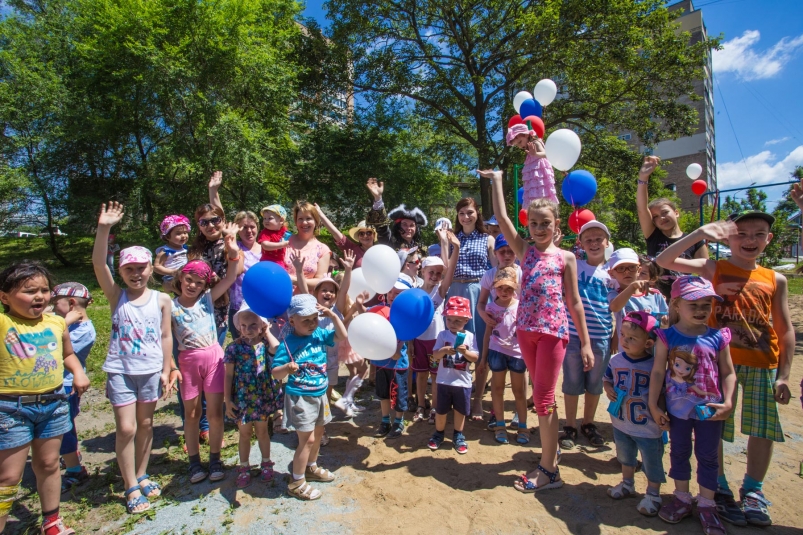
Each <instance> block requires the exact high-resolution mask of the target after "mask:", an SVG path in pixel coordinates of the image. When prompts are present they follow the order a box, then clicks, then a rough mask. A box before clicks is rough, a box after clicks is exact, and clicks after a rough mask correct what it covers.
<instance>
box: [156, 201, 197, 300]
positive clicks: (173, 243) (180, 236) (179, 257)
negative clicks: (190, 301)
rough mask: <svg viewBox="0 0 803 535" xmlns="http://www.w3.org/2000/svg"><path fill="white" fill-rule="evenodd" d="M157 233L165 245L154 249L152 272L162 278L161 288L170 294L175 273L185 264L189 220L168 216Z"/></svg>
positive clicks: (179, 215) (182, 217)
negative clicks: (154, 256)
mask: <svg viewBox="0 0 803 535" xmlns="http://www.w3.org/2000/svg"><path fill="white" fill-rule="evenodd" d="M159 233H160V234H161V236H162V240H164V241H166V242H167V244H166V245H162V246H161V247H159V248H157V249H156V258H155V259H154V261H153V270H154V271H155V272H156V273H158V274H159V275H161V276H162V286H163V287H164V291H165V292H166V293H168V294H169V293H171V292H172V291H173V290H172V286H173V277H174V276H175V274H176V271H178V270H179V269H181V268H183V267H184V264H186V263H187V240H188V239H189V238H190V220H189V219H187V216H185V215H181V214H178V215H169V216H167V217H165V218H164V219H163V220H162V223H161V224H160V225H159Z"/></svg>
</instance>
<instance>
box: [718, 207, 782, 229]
mask: <svg viewBox="0 0 803 535" xmlns="http://www.w3.org/2000/svg"><path fill="white" fill-rule="evenodd" d="M728 219H729V220H730V221H733V222H734V223H738V222H739V221H741V220H743V219H761V220H763V221H766V222H767V223H769V225H770V227H772V225H773V224H774V223H775V218H774V217H773V216H771V215H770V214H768V213H766V212H759V211H758V210H742V211H741V212H734V213H732V214H731V215H729V216H728Z"/></svg>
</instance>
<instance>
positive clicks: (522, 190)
mask: <svg viewBox="0 0 803 535" xmlns="http://www.w3.org/2000/svg"><path fill="white" fill-rule="evenodd" d="M522 204H524V188H519V206H521V205H522Z"/></svg>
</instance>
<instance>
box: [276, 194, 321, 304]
mask: <svg viewBox="0 0 803 535" xmlns="http://www.w3.org/2000/svg"><path fill="white" fill-rule="evenodd" d="M293 221H294V222H295V224H296V233H295V234H293V235H292V236H290V240H288V241H289V245H288V246H287V248H286V249H285V251H286V260H285V264H286V266H287V268H286V269H287V273H288V274H289V275H290V278H291V279H292V281H293V284H295V282H296V278H297V277H298V276H299V274H298V273H296V269H295V267H293V262H292V261H291V258H290V255H291V254H292V252H293V251H298V252H299V253H298V254H300V255H301V256H302V257H303V258H304V267H303V273H301V274H300V275H302V276H303V277H304V278H305V279H306V280H307V288H308V290H309V291H310V292H312V291H313V290H314V289H315V286H317V285H318V283H319V282H320V281H321V280H323V278H324V276H325V275H326V273H327V272H328V271H329V258H330V257H331V254H332V251H331V250H330V249H329V246H328V245H326V244H325V243H321V242H320V241H318V238H316V236H317V234H318V229H319V228H320V226H321V219H320V217H319V216H318V210H317V209H316V208H315V205H313V204H310V203H308V202H306V201H296V204H295V205H294V206H293Z"/></svg>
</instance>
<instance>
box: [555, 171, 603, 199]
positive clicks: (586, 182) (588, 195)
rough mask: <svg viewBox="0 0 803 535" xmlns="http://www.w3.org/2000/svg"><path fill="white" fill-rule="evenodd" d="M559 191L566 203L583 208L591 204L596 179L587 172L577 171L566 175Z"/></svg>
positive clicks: (594, 192)
mask: <svg viewBox="0 0 803 535" xmlns="http://www.w3.org/2000/svg"><path fill="white" fill-rule="evenodd" d="M560 190H561V193H563V198H564V199H566V202H567V203H569V204H571V205H572V206H583V205H584V204H588V203H589V202H591V200H592V199H593V198H594V195H596V194H597V179H596V178H594V175H592V174H591V173H589V172H588V171H585V170H583V169H578V170H576V171H572V172H571V173H569V174H568V175H566V178H564V179H563V185H562V186H561V187H560Z"/></svg>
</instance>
